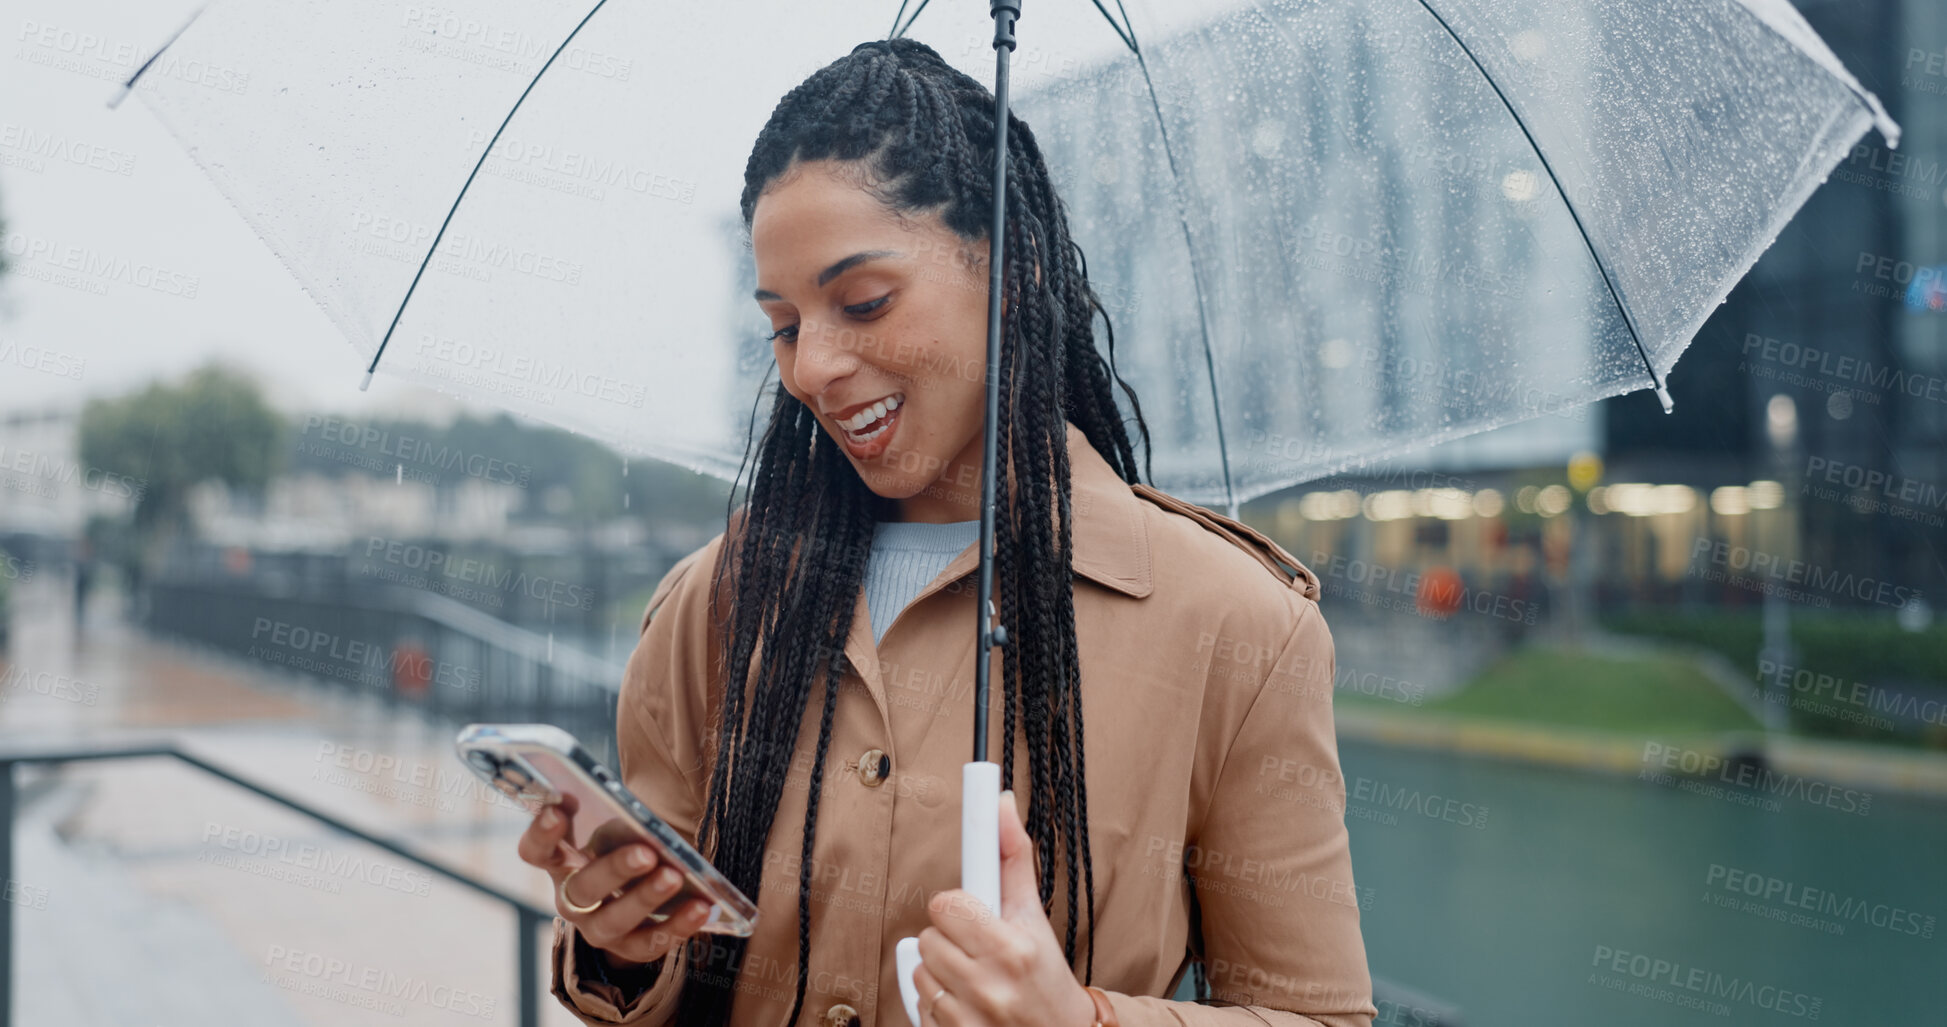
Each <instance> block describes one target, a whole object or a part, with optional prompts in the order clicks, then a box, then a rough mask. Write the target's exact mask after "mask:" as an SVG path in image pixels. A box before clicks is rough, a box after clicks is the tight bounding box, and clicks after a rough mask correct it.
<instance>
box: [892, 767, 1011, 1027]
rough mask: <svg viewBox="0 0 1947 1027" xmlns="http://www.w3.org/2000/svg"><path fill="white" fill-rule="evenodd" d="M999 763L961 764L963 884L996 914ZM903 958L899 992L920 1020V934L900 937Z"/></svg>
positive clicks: (911, 1013) (908, 1009)
mask: <svg viewBox="0 0 1947 1027" xmlns="http://www.w3.org/2000/svg"><path fill="white" fill-rule="evenodd" d="M1000 815H1001V765H1000V764H998V763H995V762H993V761H991V760H978V761H976V762H973V763H963V764H961V765H960V887H962V888H965V889H966V890H967V891H969V892H971V893H973V896H974V898H976V899H979V900H980V901H981V902H984V903H986V904H987V908H988V909H990V910H992V911H993V912H994V913H995V915H997V916H998V915H999V914H1000V908H1001V825H1000ZM894 954H895V956H896V958H897V959H898V961H899V997H900V998H901V999H903V1000H905V1003H906V1018H907V1019H908V1020H911V1021H912V1023H913V1025H914V1027H918V1025H919V989H918V987H917V986H916V985H914V984H913V971H914V970H917V969H919V962H920V960H919V939H918V938H901V939H899V945H898V947H897V948H895V949H894Z"/></svg>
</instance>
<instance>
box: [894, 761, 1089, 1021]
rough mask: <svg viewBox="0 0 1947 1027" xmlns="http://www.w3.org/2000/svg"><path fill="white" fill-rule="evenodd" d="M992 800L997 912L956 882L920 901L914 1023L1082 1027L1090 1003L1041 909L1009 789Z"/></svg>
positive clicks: (1030, 851) (1028, 843)
mask: <svg viewBox="0 0 1947 1027" xmlns="http://www.w3.org/2000/svg"><path fill="white" fill-rule="evenodd" d="M1000 806H1001V808H1000V819H1001V909H1000V916H998V917H996V916H994V915H993V913H992V912H990V911H989V910H988V909H987V907H986V905H985V904H984V903H982V902H981V901H980V900H979V899H976V898H974V896H973V893H972V892H969V891H967V890H965V889H964V888H950V889H947V890H945V891H942V892H939V893H938V894H936V895H934V896H933V899H932V901H930V902H928V903H927V904H926V912H927V914H928V915H929V916H931V917H932V919H933V926H931V927H928V928H926V929H925V930H923V931H921V932H919V957H920V960H921V963H920V966H919V968H918V969H917V970H915V971H914V973H913V983H914V984H915V985H917V988H918V991H919V1016H920V1027H934V1025H938V1027H1088V1025H1089V1024H1092V1023H1094V1022H1095V1003H1094V1002H1093V1001H1091V1000H1090V999H1089V997H1088V992H1087V991H1086V990H1084V989H1083V988H1082V986H1081V984H1080V983H1079V982H1077V981H1076V980H1075V972H1074V971H1073V970H1072V969H1070V968H1069V966H1068V960H1067V959H1066V958H1065V957H1064V956H1063V955H1062V951H1061V943H1060V942H1059V941H1057V940H1056V939H1055V930H1054V928H1053V927H1051V926H1050V925H1049V924H1048V914H1046V913H1045V912H1043V911H1042V909H1041V890H1040V888H1039V887H1038V881H1037V879H1036V877H1035V873H1034V844H1033V841H1032V839H1030V838H1029V837H1028V832H1027V828H1025V827H1023V826H1022V824H1021V811H1020V810H1019V809H1018V808H1016V807H1015V805H1014V793H1013V792H1012V791H1006V792H1002V793H1001V804H1000ZM942 988H944V989H946V991H945V993H944V994H940V989H942ZM936 994H938V995H939V999H938V1001H935V1000H934V997H933V996H934V995H936Z"/></svg>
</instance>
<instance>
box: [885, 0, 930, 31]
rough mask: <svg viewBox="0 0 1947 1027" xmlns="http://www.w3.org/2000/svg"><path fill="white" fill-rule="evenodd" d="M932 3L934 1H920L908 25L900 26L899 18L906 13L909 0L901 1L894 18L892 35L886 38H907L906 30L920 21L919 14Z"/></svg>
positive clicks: (907, 20) (907, 22) (907, 21)
mask: <svg viewBox="0 0 1947 1027" xmlns="http://www.w3.org/2000/svg"><path fill="white" fill-rule="evenodd" d="M931 2H932V0H919V6H918V7H915V8H913V16H912V17H910V18H907V19H906V24H905V25H903V26H902V25H900V24H899V17H900V15H903V14H905V13H906V4H907V0H899V11H898V12H897V13H895V14H894V15H893V16H892V35H890V36H887V37H886V38H887V39H899V38H901V37H903V36H905V34H906V30H907V29H910V28H912V27H913V22H916V21H918V20H919V12H921V11H924V10H926V5H927V4H929V3H931Z"/></svg>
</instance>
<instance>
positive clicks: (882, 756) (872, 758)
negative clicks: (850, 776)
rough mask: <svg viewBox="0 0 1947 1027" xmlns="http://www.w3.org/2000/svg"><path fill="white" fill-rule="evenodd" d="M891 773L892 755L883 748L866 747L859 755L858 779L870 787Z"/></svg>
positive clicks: (874, 786)
mask: <svg viewBox="0 0 1947 1027" xmlns="http://www.w3.org/2000/svg"><path fill="white" fill-rule="evenodd" d="M891 773H892V757H891V756H888V755H886V753H885V750H884V749H867V750H865V752H864V753H863V754H862V755H860V756H859V780H861V781H864V782H865V783H866V785H867V786H869V787H872V788H877V787H879V782H881V781H884V780H885V779H886V776H887V775H889V774H891Z"/></svg>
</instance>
